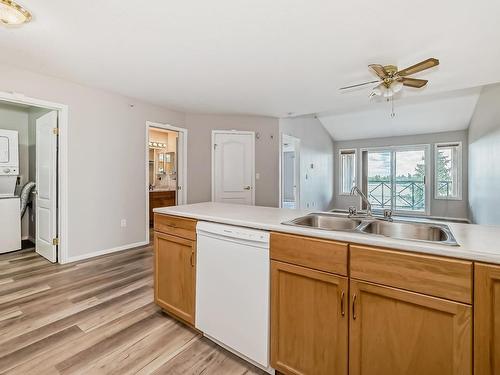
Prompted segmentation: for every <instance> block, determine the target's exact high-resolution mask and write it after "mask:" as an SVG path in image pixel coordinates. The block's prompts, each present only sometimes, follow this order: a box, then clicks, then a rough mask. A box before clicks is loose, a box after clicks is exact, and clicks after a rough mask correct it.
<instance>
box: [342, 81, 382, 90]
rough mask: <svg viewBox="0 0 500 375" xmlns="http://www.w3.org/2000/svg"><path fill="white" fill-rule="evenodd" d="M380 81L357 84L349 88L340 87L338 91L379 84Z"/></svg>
mask: <svg viewBox="0 0 500 375" xmlns="http://www.w3.org/2000/svg"><path fill="white" fill-rule="evenodd" d="M379 82H380V81H379V80H378V79H377V80H376V81H370V82H364V83H358V84H357V85H351V86H344V87H341V88H340V89H339V90H346V89H352V88H354V87H360V86H364V85H370V84H372V83H379Z"/></svg>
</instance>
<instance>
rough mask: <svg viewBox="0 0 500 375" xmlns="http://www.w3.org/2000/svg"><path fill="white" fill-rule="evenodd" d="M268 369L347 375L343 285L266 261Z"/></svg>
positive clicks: (334, 278)
mask: <svg viewBox="0 0 500 375" xmlns="http://www.w3.org/2000/svg"><path fill="white" fill-rule="evenodd" d="M271 285H272V286H271V306H272V307H271V327H272V328H271V365H272V366H273V367H274V368H275V369H276V370H278V371H280V372H282V373H283V374H287V375H302V374H315V375H344V374H347V347H348V344H347V340H348V334H347V329H348V316H347V310H346V309H347V300H346V299H347V287H348V284H347V279H346V278H345V277H341V276H336V275H332V274H328V273H325V272H322V271H317V270H312V269H309V268H304V267H300V266H295V265H291V264H287V263H282V262H277V261H271Z"/></svg>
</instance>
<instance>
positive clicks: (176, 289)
mask: <svg viewBox="0 0 500 375" xmlns="http://www.w3.org/2000/svg"><path fill="white" fill-rule="evenodd" d="M154 249H155V290H154V291H155V302H156V303H157V304H158V305H159V306H160V307H161V308H163V309H164V310H166V311H167V312H168V313H169V314H172V315H174V316H176V317H178V318H179V319H181V320H183V321H184V322H186V323H188V324H190V325H192V326H194V317H195V315H194V314H195V290H196V289H195V279H196V268H195V264H196V263H195V262H196V260H195V256H196V241H192V240H187V239H184V238H180V237H175V236H171V235H167V234H163V233H158V232H155V235H154Z"/></svg>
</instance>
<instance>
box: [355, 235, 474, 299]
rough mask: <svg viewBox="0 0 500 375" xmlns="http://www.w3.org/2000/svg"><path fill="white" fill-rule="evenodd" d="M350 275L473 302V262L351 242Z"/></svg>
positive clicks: (437, 295)
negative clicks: (352, 243)
mask: <svg viewBox="0 0 500 375" xmlns="http://www.w3.org/2000/svg"><path fill="white" fill-rule="evenodd" d="M350 254H351V262H350V265H351V277H352V278H355V279H359V280H366V281H371V282H373V283H377V284H382V285H388V286H392V287H396V288H401V289H406V290H411V291H413V292H418V293H423V294H427V295H431V296H435V297H441V298H446V299H449V300H453V301H458V302H463V303H467V304H471V303H472V262H468V261H463V260H456V259H447V258H441V257H436V256H430V255H420V254H411V253H405V252H400V251H393V250H385V249H378V248H373V247H367V246H358V245H351V246H350Z"/></svg>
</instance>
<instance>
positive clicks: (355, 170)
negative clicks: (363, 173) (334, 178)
mask: <svg viewBox="0 0 500 375" xmlns="http://www.w3.org/2000/svg"><path fill="white" fill-rule="evenodd" d="M347 152H349V153H350V154H354V166H353V175H354V184H353V186H355V185H357V183H358V149H356V148H341V149H339V152H338V160H339V174H338V177H339V185H338V187H339V195H342V196H347V195H351V191H349V192H344V191H343V190H342V189H343V186H342V185H343V183H342V182H343V174H344V168H343V164H342V153H347Z"/></svg>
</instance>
